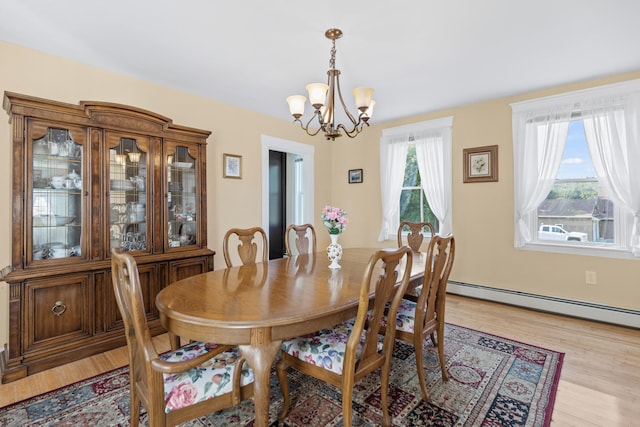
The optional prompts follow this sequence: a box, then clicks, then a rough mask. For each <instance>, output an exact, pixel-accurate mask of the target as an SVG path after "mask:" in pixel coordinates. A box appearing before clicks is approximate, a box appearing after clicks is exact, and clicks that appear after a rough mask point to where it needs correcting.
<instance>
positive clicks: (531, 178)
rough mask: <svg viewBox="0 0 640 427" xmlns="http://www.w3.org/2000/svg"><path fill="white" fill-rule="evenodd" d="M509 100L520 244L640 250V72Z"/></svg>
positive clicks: (608, 252)
mask: <svg viewBox="0 0 640 427" xmlns="http://www.w3.org/2000/svg"><path fill="white" fill-rule="evenodd" d="M512 108H513V145H514V187H515V206H514V208H515V246H516V247H518V248H527V249H534V250H551V251H558V252H570V253H582V254H588V255H600V256H629V255H631V254H633V255H634V256H640V230H639V229H638V228H634V217H635V218H637V219H640V171H638V168H637V165H638V164H640V123H639V122H640V118H639V117H638V112H639V111H640V80H633V81H630V82H625V83H620V84H615V85H608V86H602V87H598V88H593V89H587V90H583V91H578V92H572V93H568V94H564V95H557V96H551V97H546V98H541V99H537V100H532V101H525V102H521V103H516V104H512ZM634 165H635V166H634Z"/></svg>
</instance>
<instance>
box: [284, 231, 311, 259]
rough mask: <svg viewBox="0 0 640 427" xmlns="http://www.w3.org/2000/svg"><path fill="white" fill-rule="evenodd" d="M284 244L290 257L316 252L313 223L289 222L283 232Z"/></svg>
mask: <svg viewBox="0 0 640 427" xmlns="http://www.w3.org/2000/svg"><path fill="white" fill-rule="evenodd" d="M294 243H295V244H294ZM284 246H285V248H286V250H287V255H288V256H290V257H291V256H294V255H299V254H314V253H316V250H317V249H316V230H315V229H314V228H313V225H311V224H302V225H295V224H290V225H289V226H288V227H287V231H285V234H284ZM294 246H295V249H296V251H295V253H294Z"/></svg>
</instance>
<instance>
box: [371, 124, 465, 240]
mask: <svg viewBox="0 0 640 427" xmlns="http://www.w3.org/2000/svg"><path fill="white" fill-rule="evenodd" d="M452 124H453V117H443V118H441V119H435V120H429V121H426V122H420V123H414V124H411V125H406V126H399V127H396V128H390V129H384V130H383V132H382V138H381V139H380V190H381V192H382V226H381V227H380V234H379V235H378V240H379V241H383V240H387V239H390V238H395V236H396V234H397V232H398V225H399V224H400V195H401V193H402V182H403V180H404V171H405V167H406V163H407V148H408V145H409V144H410V143H411V144H416V157H417V158H418V171H419V173H420V177H421V178H422V179H421V181H422V186H423V190H424V192H425V196H426V197H427V201H428V202H429V206H430V207H431V210H432V211H433V213H434V214H435V215H436V217H437V218H438V221H439V223H440V224H439V225H440V228H439V233H440V234H441V235H446V234H448V233H450V232H452V228H453V227H452V219H451V218H452V213H451V205H452V204H451V127H452ZM419 147H420V148H419Z"/></svg>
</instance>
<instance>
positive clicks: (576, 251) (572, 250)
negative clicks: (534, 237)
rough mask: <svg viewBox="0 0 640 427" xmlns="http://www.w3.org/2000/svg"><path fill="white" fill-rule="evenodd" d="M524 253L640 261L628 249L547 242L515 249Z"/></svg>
mask: <svg viewBox="0 0 640 427" xmlns="http://www.w3.org/2000/svg"><path fill="white" fill-rule="evenodd" d="M517 249H521V250H525V251H538V252H554V253H561V254H570V255H584V256H595V257H600V258H618V259H629V260H640V258H639V257H634V256H633V255H632V254H631V251H630V250H628V249H620V248H613V247H604V246H597V245H593V244H591V245H581V244H580V243H575V244H570V245H569V244H561V243H547V242H544V243H543V242H529V243H526V244H525V245H524V246H523V247H522V248H517Z"/></svg>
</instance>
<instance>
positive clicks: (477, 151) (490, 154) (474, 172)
mask: <svg viewBox="0 0 640 427" xmlns="http://www.w3.org/2000/svg"><path fill="white" fill-rule="evenodd" d="M462 153H463V159H462V165H463V169H464V175H463V182H491V181H497V180H498V146H497V145H488V146H485V147H475V148H465V149H463V151H462Z"/></svg>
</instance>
